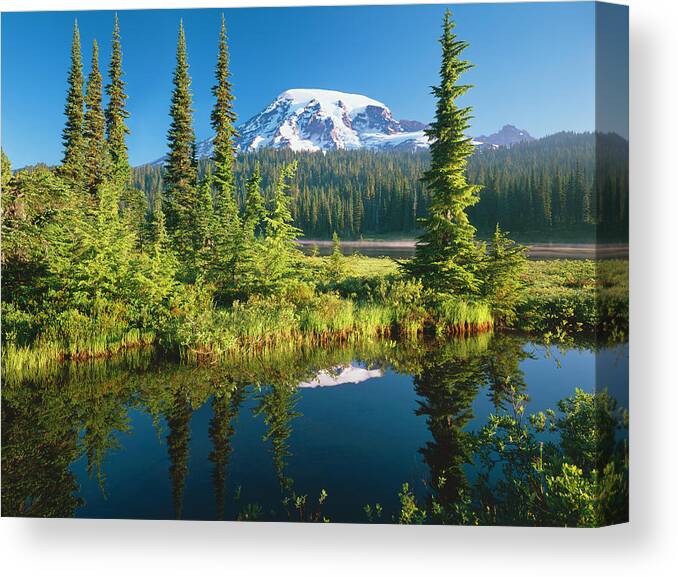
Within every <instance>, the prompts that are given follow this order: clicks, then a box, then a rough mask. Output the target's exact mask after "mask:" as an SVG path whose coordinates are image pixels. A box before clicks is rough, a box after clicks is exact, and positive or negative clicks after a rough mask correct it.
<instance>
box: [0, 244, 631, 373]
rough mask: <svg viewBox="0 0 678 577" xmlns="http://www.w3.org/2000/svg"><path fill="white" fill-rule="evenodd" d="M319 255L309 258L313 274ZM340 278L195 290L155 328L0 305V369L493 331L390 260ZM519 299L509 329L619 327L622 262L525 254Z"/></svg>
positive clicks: (480, 313)
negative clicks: (141, 354) (171, 352)
mask: <svg viewBox="0 0 678 577" xmlns="http://www.w3.org/2000/svg"><path fill="white" fill-rule="evenodd" d="M325 258H326V257H308V262H307V264H308V265H309V266H310V267H311V269H314V268H315V269H316V272H317V276H318V278H321V277H320V275H321V274H322V273H323V271H324V270H325V267H324V262H325V260H324V259H325ZM344 265H345V266H344V275H343V278H342V279H341V280H340V281H339V282H334V283H325V284H324V285H322V284H320V285H319V286H318V288H317V289H316V288H314V287H313V285H309V284H300V285H299V288H298V290H295V291H291V293H290V294H288V295H285V296H283V297H280V296H276V297H273V296H269V297H262V296H256V297H252V298H250V299H249V300H247V301H246V302H235V303H234V304H233V305H232V306H230V307H227V308H219V307H216V306H214V304H213V302H212V299H211V297H210V295H209V294H208V293H205V294H202V292H205V291H204V289H201V288H197V289H196V294H198V296H197V297H196V300H195V301H194V302H192V303H191V304H189V305H187V307H186V310H185V311H183V312H182V313H181V314H179V315H178V316H177V317H176V318H175V319H174V320H173V321H172V323H170V325H169V326H168V327H166V328H165V330H164V332H161V334H156V332H155V331H154V330H149V329H143V328H138V327H134V326H130V325H129V323H128V322H127V321H126V320H124V319H123V318H122V317H121V316H120V315H118V314H115V312H113V313H107V314H99V315H98V316H97V317H94V318H90V317H88V316H87V315H84V314H82V313H80V312H78V311H73V310H70V311H65V312H63V313H61V314H59V315H56V316H54V318H51V319H50V321H49V322H44V320H38V319H35V318H33V317H31V315H30V314H28V313H26V312H24V311H18V310H16V309H15V308H13V307H12V306H11V305H3V346H2V371H3V373H6V372H7V371H11V372H19V373H24V372H30V371H31V370H37V369H39V368H44V367H45V366H46V365H49V364H50V363H54V362H60V361H63V360H67V359H74V360H80V359H86V358H97V357H105V356H108V355H112V354H115V353H117V352H120V351H122V350H127V349H132V348H137V347H142V346H145V345H149V344H152V343H158V342H159V343H161V344H163V345H164V346H165V347H166V348H167V347H171V348H177V349H179V350H180V351H181V352H182V354H183V355H184V356H186V357H190V358H192V359H203V358H205V359H206V358H209V359H214V358H219V357H223V356H226V355H228V354H231V353H233V352H234V351H244V352H246V351H261V350H263V349H266V348H269V347H280V346H289V347H296V346H298V345H299V343H301V342H304V343H307V344H308V343H310V344H312V343H313V342H316V343H319V342H328V341H331V340H343V341H346V340H350V339H357V338H365V337H370V338H378V337H382V336H393V337H400V338H415V337H417V336H418V335H420V334H422V333H423V332H429V333H432V334H437V335H453V334H473V333H479V332H483V331H489V330H491V329H492V328H493V324H494V323H493V318H492V312H491V310H490V307H489V306H488V305H487V304H486V303H484V302H482V301H470V300H466V299H462V298H447V299H439V298H431V296H430V295H427V293H426V292H425V291H424V290H423V288H422V287H421V285H420V284H419V283H417V282H415V281H411V280H407V279H404V278H402V277H401V276H399V274H398V265H397V263H396V262H395V261H394V260H392V259H390V258H371V257H364V256H360V255H353V256H349V257H345V259H344ZM525 281H526V283H525V284H526V288H525V292H524V298H523V299H522V301H521V302H520V303H518V307H517V308H518V311H517V312H518V319H517V322H516V323H515V325H514V327H513V328H516V329H519V330H522V331H525V332H531V333H535V334H541V335H543V336H545V338H547V339H550V338H556V339H557V338H562V337H564V336H571V335H573V334H575V333H578V332H589V333H595V332H605V333H607V334H611V335H612V336H613V338H615V337H616V338H618V339H619V340H621V339H624V338H625V337H626V335H627V334H628V262H626V261H619V260H610V261H597V262H595V261H590V260H551V261H530V262H529V263H528V266H527V271H526V273H525Z"/></svg>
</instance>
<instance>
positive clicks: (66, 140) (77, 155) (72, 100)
mask: <svg viewBox="0 0 678 577" xmlns="http://www.w3.org/2000/svg"><path fill="white" fill-rule="evenodd" d="M83 89H84V76H83V72H82V53H81V49H80V30H79V29H78V21H77V20H76V21H75V23H74V24H73V43H72V46H71V66H70V69H69V72H68V91H67V93H66V107H65V110H64V114H65V115H66V126H65V127H64V130H63V133H62V141H63V145H64V158H63V160H62V162H61V172H62V174H63V175H64V176H65V177H66V178H67V179H69V180H70V181H71V182H73V183H78V184H79V183H80V181H81V179H82V167H83V160H84V151H85V147H84V138H83V122H84V105H85V96H84V92H83Z"/></svg>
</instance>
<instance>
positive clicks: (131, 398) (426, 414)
mask: <svg viewBox="0 0 678 577" xmlns="http://www.w3.org/2000/svg"><path fill="white" fill-rule="evenodd" d="M627 363H628V348H627V345H614V346H603V347H596V352H595V353H594V350H593V349H592V348H591V347H590V346H586V345H584V344H579V345H574V344H572V345H570V346H568V347H560V348H558V347H555V346H546V345H543V344H539V343H535V342H531V341H529V340H526V339H524V338H522V337H518V336H506V335H496V336H491V335H486V336H483V337H477V338H466V339H458V340H457V339H455V340H451V341H447V342H445V343H443V344H441V343H435V344H430V343H423V342H419V343H408V344H402V343H396V342H379V343H370V344H365V345H352V346H334V347H330V348H327V349H319V348H313V349H310V350H290V351H283V352H276V353H275V354H273V353H272V354H258V355H254V356H251V357H248V358H246V359H243V358H240V359H233V360H232V362H227V363H223V364H220V365H219V366H189V365H186V364H182V363H181V362H179V361H178V360H176V359H168V358H164V357H162V356H159V355H158V354H157V353H152V352H149V351H146V352H143V353H139V354H136V355H133V356H130V357H121V358H117V359H111V360H108V361H99V362H93V363H81V364H78V365H65V366H61V367H59V368H55V369H54V370H52V371H51V372H49V371H48V372H46V373H45V374H43V375H38V376H32V377H31V378H28V379H27V378H25V377H22V378H21V379H18V378H17V379H15V380H14V382H13V381H12V379H6V383H5V388H4V391H3V399H2V423H3V428H2V442H3V454H2V455H3V457H2V458H3V462H2V465H3V480H2V482H3V486H2V489H3V514H4V515H10V514H12V515H37V516H75V517H97V518H147V519H175V518H182V519H201V520H215V519H236V518H241V519H242V518H245V519H248V518H256V519H264V520H286V519H288V518H289V517H290V513H289V509H290V507H288V506H287V507H286V506H285V504H284V503H283V499H284V498H285V495H297V496H300V495H307V496H308V497H307V500H308V503H309V505H308V506H307V507H306V510H305V515H306V516H309V517H310V516H313V515H317V516H318V517H319V518H322V517H326V518H328V519H329V520H331V521H333V522H364V521H366V516H365V512H364V511H363V508H364V506H365V505H366V504H373V505H374V504H375V503H379V504H380V505H381V506H382V507H383V516H382V520H383V521H385V522H389V521H391V519H392V516H393V515H394V514H395V512H396V511H397V509H398V505H399V501H398V492H399V490H400V489H401V487H402V485H403V483H404V482H407V483H409V486H410V488H411V489H412V491H413V492H414V494H415V495H416V496H417V497H418V498H425V497H426V494H427V487H428V486H429V482H430V479H431V478H432V477H433V476H435V475H437V474H438V472H439V470H440V469H441V466H442V464H441V463H444V462H449V461H451V460H454V459H457V458H458V457H459V455H455V454H454V453H455V451H457V450H458V448H457V447H456V446H455V444H454V443H453V442H452V443H450V442H448V441H449V438H448V436H446V433H445V431H447V430H453V429H454V430H456V429H459V430H464V431H470V430H477V429H478V428H480V427H482V426H483V424H485V422H486V421H487V418H488V415H489V414H490V413H492V412H497V411H500V410H502V407H505V404H506V397H505V389H506V387H507V383H511V384H512V385H515V386H517V387H519V388H520V390H521V391H523V392H526V393H527V394H528V396H529V402H528V406H527V410H528V411H530V412H537V411H543V410H546V409H548V408H556V406H557V402H558V401H559V400H560V399H563V398H565V397H567V396H568V395H571V394H572V393H573V392H574V390H575V388H577V387H578V388H581V389H584V390H585V391H589V392H592V391H593V390H594V387H595V386H596V381H597V383H598V385H597V386H598V387H607V388H608V389H609V390H610V392H611V393H612V395H613V396H614V397H615V398H616V399H617V400H618V402H619V403H620V404H621V405H622V406H624V407H626V406H628V364H627ZM441 422H442V423H445V426H444V427H443V428H442V429H441V427H440V423H441ZM441 431H442V432H441ZM460 470H461V471H462V472H463V475H465V476H466V477H468V478H472V477H473V474H474V471H473V465H472V464H469V463H468V462H466V463H465V464H463V465H461V469H460ZM322 490H324V491H326V492H327V498H326V499H325V500H324V502H323V504H322V506H317V502H318V498H319V495H320V493H321V491H322ZM294 514H296V513H295V511H294V510H293V512H292V515H294ZM292 518H294V517H292Z"/></svg>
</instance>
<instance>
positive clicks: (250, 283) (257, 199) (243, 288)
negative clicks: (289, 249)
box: [235, 163, 266, 295]
mask: <svg viewBox="0 0 678 577" xmlns="http://www.w3.org/2000/svg"><path fill="white" fill-rule="evenodd" d="M245 191H246V196H245V211H244V214H243V218H242V235H241V242H240V245H239V247H238V260H237V263H236V267H235V268H236V270H235V276H236V278H237V279H238V292H240V293H242V294H243V295H249V294H252V293H253V292H255V291H256V290H257V288H258V286H259V284H260V282H259V279H260V278H262V276H264V275H265V269H266V263H265V262H264V261H263V260H262V256H263V242H264V241H263V239H262V236H263V233H264V225H265V219H266V208H265V206H264V199H263V197H262V196H261V172H260V170H259V163H256V164H255V165H254V171H253V172H252V175H251V176H250V177H249V178H248V180H247V183H246V184H245Z"/></svg>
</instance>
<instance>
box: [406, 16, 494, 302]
mask: <svg viewBox="0 0 678 577" xmlns="http://www.w3.org/2000/svg"><path fill="white" fill-rule="evenodd" d="M453 29H454V22H453V21H452V17H451V13H450V11H449V10H448V11H447V12H446V13H445V20H444V24H443V35H442V38H441V40H440V43H441V45H442V65H441V68H440V79H441V82H440V85H439V86H436V87H434V88H433V94H434V95H435V97H436V99H437V104H436V119H435V121H434V122H433V123H432V124H431V127H430V128H429V129H428V130H427V135H428V137H429V139H430V140H431V146H430V149H431V168H430V169H429V170H428V171H427V172H426V173H425V174H424V177H423V180H424V182H425V183H426V185H427V187H428V189H429V191H430V193H431V202H430V206H429V215H428V217H427V218H426V219H425V221H424V227H425V230H424V233H423V234H422V235H421V236H420V237H419V240H418V242H417V247H416V252H415V256H414V259H413V260H412V261H411V262H410V263H407V264H406V265H404V266H405V269H406V270H407V271H408V272H409V273H410V274H412V275H414V276H416V277H419V278H420V279H421V280H422V282H423V283H424V285H425V286H428V287H430V288H433V289H435V290H437V291H439V292H443V293H447V294H462V295H472V294H477V293H478V292H479V291H480V288H481V279H480V277H479V274H478V273H479V272H480V267H481V264H482V260H483V255H482V253H483V248H482V247H481V246H479V245H478V244H477V243H476V241H475V232H476V229H475V228H474V227H473V225H472V224H471V223H470V222H469V219H468V215H467V213H466V210H467V209H468V208H469V207H471V206H473V205H474V204H475V203H476V202H477V201H478V196H477V193H478V190H479V187H478V186H476V185H472V184H469V183H468V182H467V180H466V174H465V171H466V163H467V159H468V157H469V156H470V155H471V154H472V153H473V145H472V144H471V139H470V138H467V137H466V136H465V133H466V131H467V130H468V127H469V119H470V117H471V109H470V108H469V107H467V108H459V107H458V106H457V104H456V99H457V98H459V97H460V96H461V95H463V94H464V93H465V92H466V91H467V90H468V89H469V88H470V86H468V85H463V84H458V81H459V77H460V76H461V74H462V73H464V72H465V71H467V70H468V69H469V68H471V64H470V63H469V62H467V61H465V60H462V59H461V58H460V56H461V53H462V52H463V50H464V49H465V48H466V47H467V46H468V44H467V43H466V42H463V41H460V40H457V37H456V35H455V34H454V33H453Z"/></svg>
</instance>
